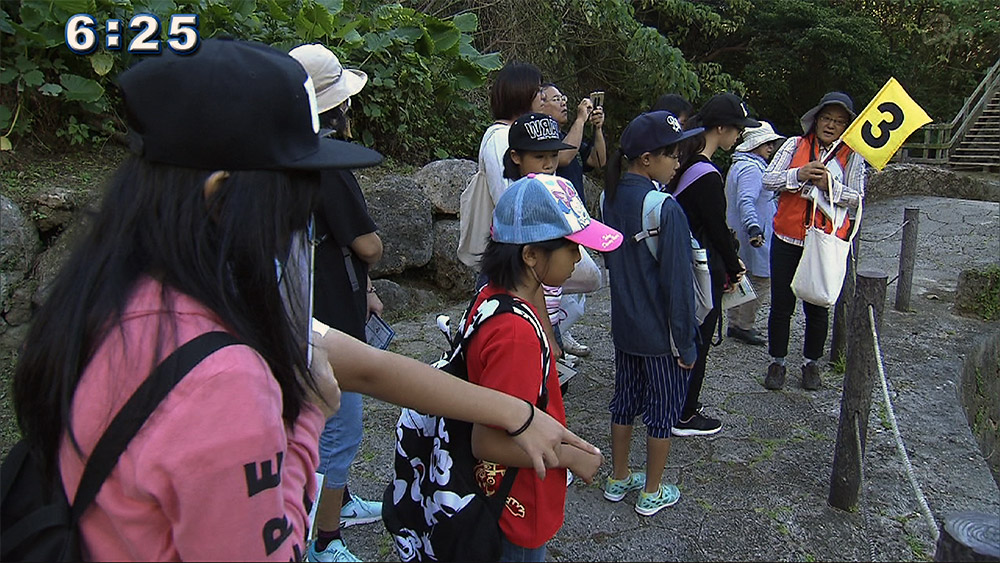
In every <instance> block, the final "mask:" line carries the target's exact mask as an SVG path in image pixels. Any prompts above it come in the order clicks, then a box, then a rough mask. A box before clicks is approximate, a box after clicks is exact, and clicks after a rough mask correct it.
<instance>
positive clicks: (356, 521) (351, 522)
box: [340, 516, 382, 528]
mask: <svg viewBox="0 0 1000 563" xmlns="http://www.w3.org/2000/svg"><path fill="white" fill-rule="evenodd" d="M381 519H382V517H381V516H369V517H368V518H350V519H348V520H341V521H340V527H341V528H350V527H351V526H360V525H362V524H371V523H374V522H378V521H379V520H381Z"/></svg>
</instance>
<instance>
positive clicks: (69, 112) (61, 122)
mask: <svg viewBox="0 0 1000 563" xmlns="http://www.w3.org/2000/svg"><path fill="white" fill-rule="evenodd" d="M77 13H87V14H90V15H92V16H93V17H94V19H95V20H96V22H97V25H96V26H95V30H96V32H97V37H98V40H99V41H103V39H104V27H103V25H104V22H106V21H107V20H109V19H119V20H122V21H123V24H124V26H125V28H126V33H125V35H124V37H123V42H125V43H126V44H127V41H129V40H130V39H131V36H130V35H129V31H128V29H127V27H128V21H129V19H130V18H131V17H132V16H134V15H137V14H141V13H152V14H154V15H156V16H157V17H158V18H159V19H160V21H161V22H164V24H163V26H162V27H163V29H161V33H160V39H161V40H166V38H167V37H166V33H167V29H166V27H167V25H168V24H167V23H166V22H168V21H169V19H170V15H172V14H182V13H194V14H198V16H199V35H200V36H201V37H202V38H209V37H215V36H218V35H225V36H231V37H237V38H241V39H248V40H253V41H260V42H263V43H267V44H270V45H273V46H275V47H276V48H279V49H284V50H289V49H291V48H292V47H294V46H296V45H299V44H302V43H310V42H318V43H322V44H324V45H327V46H328V47H330V48H331V49H333V50H334V51H335V52H336V53H337V54H338V56H339V57H340V58H341V60H342V62H343V63H344V65H345V66H348V67H352V66H353V67H361V68H363V69H364V70H365V71H366V72H367V73H368V75H369V77H370V81H369V84H368V86H367V87H366V88H365V90H363V91H362V93H361V94H360V95H358V96H357V98H356V102H357V107H359V108H360V110H361V111H358V112H356V114H355V117H356V127H355V129H356V130H357V131H360V132H361V140H362V141H363V142H365V143H366V144H369V145H377V146H376V148H378V149H379V150H381V151H383V152H385V153H387V154H389V155H391V156H395V157H398V158H400V159H401V160H404V161H408V162H424V161H427V160H429V159H431V158H432V157H435V156H438V157H440V156H442V155H450V154H463V155H467V154H469V153H471V152H474V151H475V147H476V146H477V143H478V135H479V132H478V131H476V129H478V127H476V128H469V127H468V126H467V124H468V123H480V122H485V120H486V116H485V110H484V109H482V106H481V105H480V104H476V103H470V101H469V99H473V100H474V99H475V98H476V97H475V95H468V93H469V92H470V91H473V90H476V89H481V88H482V86H483V85H484V84H485V82H486V78H487V74H488V73H489V72H490V71H491V70H496V69H498V68H500V65H501V61H500V57H499V55H498V54H497V53H481V52H480V51H479V50H477V49H476V48H475V47H474V46H473V44H472V35H471V33H473V32H475V31H476V29H477V27H478V19H477V17H476V15H475V14H472V13H465V14H461V15H459V16H458V17H456V18H454V20H452V19H450V18H438V17H434V16H429V15H426V14H423V13H420V12H417V11H416V10H414V9H412V8H406V7H403V6H401V5H399V4H388V5H383V4H382V3H377V2H370V1H366V0H358V1H354V2H352V1H350V0H346V1H345V0H225V1H224V0H199V1H188V2H181V1H172V0H131V1H130V0H61V1H59V2H51V1H46V0H23V1H21V2H10V3H8V2H4V3H3V4H2V6H0V63H2V64H0V68H2V70H0V85H3V86H4V88H3V89H2V91H0V135H2V143H3V144H2V145H0V148H3V149H4V150H7V149H9V148H10V140H11V139H13V140H15V141H16V140H18V139H23V138H33V139H40V140H43V142H47V141H46V140H48V141H52V140H54V139H55V140H58V139H62V140H64V141H68V142H69V143H70V144H71V145H73V144H85V143H87V142H93V141H96V140H99V139H103V138H105V137H106V136H107V135H108V134H110V133H111V132H113V131H114V130H115V129H117V130H119V131H123V130H124V127H125V124H124V122H123V121H121V120H120V119H115V120H113V121H111V126H109V125H108V122H109V119H111V118H112V116H116V115H118V113H120V112H118V111H117V110H118V106H119V104H120V100H119V99H118V98H117V93H116V91H115V89H114V87H113V80H114V78H115V77H116V76H117V75H118V73H120V72H121V71H122V70H124V69H125V68H127V67H128V66H129V65H130V64H132V62H133V61H134V59H136V58H137V57H139V56H140V55H130V54H129V53H128V49H127V48H126V49H121V50H117V51H110V50H106V49H104V48H103V47H98V48H97V49H96V50H95V51H94V52H93V53H91V54H88V55H78V54H74V53H73V52H72V51H70V49H69V48H68V47H67V46H66V44H65V41H66V40H65V36H64V28H65V25H66V22H67V21H68V20H69V18H70V16H72V15H74V14H77ZM480 97H481V96H480ZM467 98H469V99H467ZM29 133H30V134H31V135H30V137H29V135H28V134H29ZM376 139H378V142H377V143H376Z"/></svg>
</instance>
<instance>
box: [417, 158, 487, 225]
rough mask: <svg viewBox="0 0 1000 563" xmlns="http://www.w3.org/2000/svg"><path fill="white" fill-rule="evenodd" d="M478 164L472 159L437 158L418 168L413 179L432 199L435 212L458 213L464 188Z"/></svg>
mask: <svg viewBox="0 0 1000 563" xmlns="http://www.w3.org/2000/svg"><path fill="white" fill-rule="evenodd" d="M476 166H477V165H476V163H475V162H473V161H471V160H464V159H456V158H449V159H445V160H435V161H434V162H431V163H430V164H428V165H427V166H424V167H423V168H421V169H420V170H418V171H417V173H416V174H414V175H413V179H414V180H416V182H417V184H418V185H419V186H420V187H421V189H423V190H424V193H425V194H427V197H428V198H429V199H430V200H431V205H433V206H434V213H442V214H446V215H457V214H458V208H459V200H460V199H461V196H462V190H464V189H465V186H466V185H468V183H469V178H470V177H472V175H473V174H475V173H476Z"/></svg>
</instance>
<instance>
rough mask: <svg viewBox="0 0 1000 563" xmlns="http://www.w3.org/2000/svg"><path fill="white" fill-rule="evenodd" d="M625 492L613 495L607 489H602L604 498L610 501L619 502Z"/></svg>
mask: <svg viewBox="0 0 1000 563" xmlns="http://www.w3.org/2000/svg"><path fill="white" fill-rule="evenodd" d="M625 494H626V493H622V494H620V495H613V494H611V493H609V492H607V491H604V498H606V499H607V500H610V501H611V502H621V500H622V499H623V498H625Z"/></svg>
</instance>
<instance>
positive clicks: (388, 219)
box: [365, 176, 434, 278]
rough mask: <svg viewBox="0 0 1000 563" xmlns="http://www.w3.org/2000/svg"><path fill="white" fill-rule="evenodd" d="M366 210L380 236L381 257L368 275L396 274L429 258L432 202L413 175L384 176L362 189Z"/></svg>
mask: <svg viewBox="0 0 1000 563" xmlns="http://www.w3.org/2000/svg"><path fill="white" fill-rule="evenodd" d="M365 199H366V200H367V201H368V213H369V214H370V215H371V216H372V219H374V220H375V224H377V225H378V228H379V230H378V233H379V236H380V237H381V238H382V246H383V251H382V259H381V260H379V261H378V263H377V264H375V265H374V266H373V267H372V269H371V272H370V273H371V276H372V277H373V278H375V277H382V276H385V275H389V274H398V273H401V272H402V271H403V270H407V269H410V268H419V267H421V266H424V265H426V264H427V263H428V262H430V260H431V251H432V249H433V247H434V237H433V216H432V214H431V203H430V200H428V199H427V196H426V195H424V192H423V191H422V190H421V189H420V186H418V185H417V183H416V182H414V181H413V179H412V178H408V177H405V176H387V177H385V178H384V179H382V180H381V181H380V182H378V183H377V184H374V185H371V186H368V187H367V189H366V190H365Z"/></svg>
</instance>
